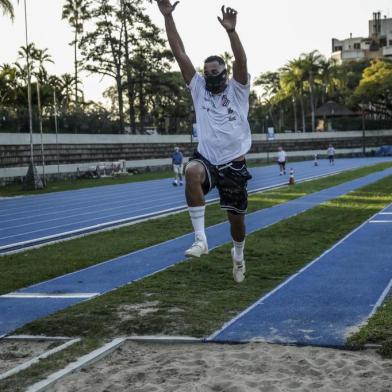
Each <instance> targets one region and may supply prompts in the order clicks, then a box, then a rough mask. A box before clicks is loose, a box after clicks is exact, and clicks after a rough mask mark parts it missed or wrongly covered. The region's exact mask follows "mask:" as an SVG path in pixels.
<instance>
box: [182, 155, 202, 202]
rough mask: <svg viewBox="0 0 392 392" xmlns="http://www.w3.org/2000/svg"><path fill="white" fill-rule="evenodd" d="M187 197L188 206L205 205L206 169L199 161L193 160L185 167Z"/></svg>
mask: <svg viewBox="0 0 392 392" xmlns="http://www.w3.org/2000/svg"><path fill="white" fill-rule="evenodd" d="M185 179H186V184H185V197H186V202H187V204H188V207H200V206H204V205H205V202H204V192H203V183H204V182H205V180H206V170H205V168H204V166H203V165H202V164H201V163H200V162H197V161H191V162H190V163H189V164H188V165H187V167H186V169H185Z"/></svg>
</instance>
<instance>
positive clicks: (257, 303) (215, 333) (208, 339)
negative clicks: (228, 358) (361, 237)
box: [206, 213, 379, 341]
mask: <svg viewBox="0 0 392 392" xmlns="http://www.w3.org/2000/svg"><path fill="white" fill-rule="evenodd" d="M378 214H379V213H376V214H374V215H373V216H372V217H371V218H370V219H373V218H374V217H375V216H377V215H378ZM370 219H368V220H366V221H365V222H363V223H362V224H361V225H360V226H358V227H357V228H356V229H354V230H353V231H352V232H350V233H348V234H347V235H346V236H345V237H344V238H342V239H341V240H340V241H339V242H337V243H336V244H335V245H333V246H332V247H331V248H329V249H327V250H326V251H325V252H324V253H322V254H321V255H320V256H319V257H317V258H316V259H315V260H313V261H312V262H311V263H309V264H308V265H306V266H305V267H303V268H301V269H300V270H299V271H298V272H297V273H295V274H294V275H291V276H290V277H289V278H288V279H286V280H285V281H284V282H283V283H281V284H280V285H279V286H277V287H276V288H275V289H273V290H272V291H270V292H269V293H267V294H266V295H265V296H263V297H261V298H260V299H259V300H258V301H256V302H255V303H254V304H252V305H251V306H249V308H247V309H245V310H244V311H243V312H241V313H240V314H238V315H237V316H236V317H234V318H233V319H231V320H230V321H228V322H227V323H225V324H224V325H223V326H222V328H221V329H219V330H218V331H216V332H214V333H213V334H212V335H210V336H209V337H207V339H206V340H207V341H210V340H213V339H215V337H216V336H218V335H219V334H220V333H221V332H223V331H224V330H225V329H227V328H228V327H230V325H232V324H234V323H235V322H236V321H237V320H238V319H240V318H241V317H243V316H245V314H247V313H249V312H250V311H251V310H253V309H254V308H255V307H256V306H258V305H261V304H263V302H264V301H265V300H266V299H268V298H269V297H270V296H271V295H272V294H274V293H276V292H277V291H278V290H280V289H281V288H283V287H285V286H286V285H287V284H288V283H289V282H291V281H292V280H293V279H294V278H296V277H297V276H299V275H300V274H301V273H303V272H304V271H306V270H307V269H308V268H310V267H311V266H312V265H313V264H315V263H317V262H318V261H320V260H321V258H322V257H324V256H325V255H326V254H328V253H330V252H332V251H333V250H334V249H335V248H337V247H338V246H339V245H340V244H341V243H343V242H344V241H346V240H347V239H348V238H349V237H351V236H352V235H353V234H355V233H356V232H357V231H358V230H360V229H361V228H362V227H364V226H365V225H366V224H367V223H369V222H370ZM377 303H378V302H377ZM375 308H376V307H375ZM375 308H374V309H375ZM374 309H373V311H374Z"/></svg>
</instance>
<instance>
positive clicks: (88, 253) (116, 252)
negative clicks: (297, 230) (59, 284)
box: [0, 163, 392, 294]
mask: <svg viewBox="0 0 392 392" xmlns="http://www.w3.org/2000/svg"><path fill="white" fill-rule="evenodd" d="M390 166H392V163H382V164H377V165H374V166H369V167H366V168H361V169H357V170H353V171H349V172H345V173H341V174H337V175H334V176H330V177H326V178H323V179H319V180H315V181H309V182H305V183H301V184H297V185H295V186H291V187H285V188H281V189H276V190H272V191H268V192H263V193H259V194H255V195H252V196H251V197H250V199H249V212H254V211H257V210H261V209H263V208H269V207H272V206H274V205H276V204H280V203H284V202H287V201H289V200H293V199H296V198H298V197H301V196H304V195H307V194H310V193H313V192H317V191H320V190H322V189H325V188H329V187H332V186H334V185H338V184H341V183H343V182H346V181H349V180H353V179H355V178H359V177H362V176H365V175H367V174H370V173H373V172H376V171H379V170H383V169H385V168H387V167H390ZM225 220H226V214H225V212H224V211H222V210H221V209H220V208H219V206H218V205H216V204H215V205H209V206H207V213H206V225H207V226H210V225H213V224H217V223H220V222H223V221H225ZM168 228H170V230H168ZM191 231H192V226H191V223H190V220H189V216H188V213H187V212H183V213H178V214H175V215H171V216H168V217H164V218H160V219H156V220H151V221H147V222H143V223H139V224H135V225H131V226H127V227H123V228H120V229H115V230H112V231H107V232H102V233H97V234H92V235H89V236H86V237H82V238H78V239H74V240H70V241H66V242H61V243H58V244H53V245H48V246H44V247H41V248H37V249H32V250H28V251H26V252H21V253H15V254H11V255H6V256H2V257H0V294H5V293H9V292H12V291H14V290H17V289H19V288H22V287H26V286H29V285H31V284H35V283H39V282H42V281H45V280H48V279H51V278H54V277H56V276H61V275H64V274H66V273H70V272H74V271H77V270H80V269H82V268H86V267H89V266H91V265H94V264H97V263H100V262H103V261H106V260H110V259H113V258H115V257H118V256H121V255H124V254H128V253H130V252H133V251H135V250H138V249H143V248H146V247H148V246H152V245H154V244H157V243H160V242H163V241H167V240H170V239H173V238H176V237H178V236H180V235H183V234H186V233H189V232H191ZM146 233H148V235H147V234H146Z"/></svg>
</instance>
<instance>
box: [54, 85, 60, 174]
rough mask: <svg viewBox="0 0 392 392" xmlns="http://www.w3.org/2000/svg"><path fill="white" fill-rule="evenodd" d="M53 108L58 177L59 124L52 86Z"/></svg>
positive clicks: (58, 171)
mask: <svg viewBox="0 0 392 392" xmlns="http://www.w3.org/2000/svg"><path fill="white" fill-rule="evenodd" d="M53 108H54V128H55V130H56V155H57V176H58V179H59V178H60V158H59V139H58V134H59V131H58V130H59V126H58V122H57V98H56V87H53Z"/></svg>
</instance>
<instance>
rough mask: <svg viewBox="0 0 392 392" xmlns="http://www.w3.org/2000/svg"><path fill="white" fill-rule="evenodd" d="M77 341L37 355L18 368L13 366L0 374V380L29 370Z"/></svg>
mask: <svg viewBox="0 0 392 392" xmlns="http://www.w3.org/2000/svg"><path fill="white" fill-rule="evenodd" d="M79 341H80V338H77V339H72V340H70V341H68V342H66V343H63V344H62V345H60V346H58V347H55V348H53V349H52V350H48V351H46V352H44V353H42V354H41V355H38V356H37V357H34V358H32V359H30V360H29V361H27V362H25V363H22V364H20V365H18V366H15V367H14V368H12V369H10V370H8V371H7V372H5V373H2V374H0V380H4V379H5V378H7V377H10V376H13V375H14V374H17V373H19V372H21V371H22V370H25V369H27V368H29V367H30V366H32V365H34V364H35V363H38V362H39V361H40V360H41V359H44V358H47V357H49V356H50V355H52V354H55V353H57V352H59V351H62V350H64V349H66V348H67V347H69V346H72V345H73V344H75V343H77V342H79Z"/></svg>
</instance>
